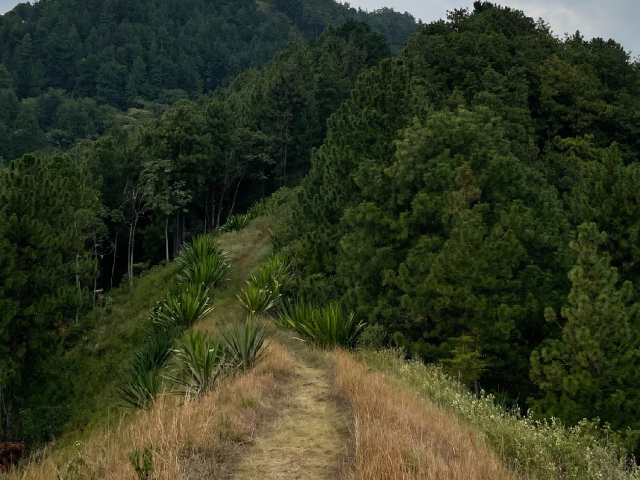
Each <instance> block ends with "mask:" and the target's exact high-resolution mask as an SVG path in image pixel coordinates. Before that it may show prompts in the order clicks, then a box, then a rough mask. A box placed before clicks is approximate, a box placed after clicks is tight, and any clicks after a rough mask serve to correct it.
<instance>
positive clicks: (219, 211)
mask: <svg viewBox="0 0 640 480" xmlns="http://www.w3.org/2000/svg"><path fill="white" fill-rule="evenodd" d="M225 183H226V180H225ZM224 190H225V189H224V188H223V189H222V193H221V194H220V205H219V206H218V220H216V225H217V226H218V227H219V226H220V215H222V205H223V203H222V202H223V201H224Z"/></svg>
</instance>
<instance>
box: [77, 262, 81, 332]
mask: <svg viewBox="0 0 640 480" xmlns="http://www.w3.org/2000/svg"><path fill="white" fill-rule="evenodd" d="M79 258H80V255H78V254H76V287H77V288H78V306H77V307H76V323H78V317H79V316H80V300H81V293H82V292H81V290H80V274H79V273H78V270H80V261H79Z"/></svg>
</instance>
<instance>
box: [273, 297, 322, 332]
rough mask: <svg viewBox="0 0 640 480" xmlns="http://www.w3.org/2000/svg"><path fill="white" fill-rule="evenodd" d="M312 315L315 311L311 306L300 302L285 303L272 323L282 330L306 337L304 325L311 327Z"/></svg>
mask: <svg viewBox="0 0 640 480" xmlns="http://www.w3.org/2000/svg"><path fill="white" fill-rule="evenodd" d="M314 314H315V309H314V308H313V306H311V305H310V304H308V303H306V302H304V301H302V300H298V301H296V302H287V305H286V306H285V307H284V308H283V309H282V313H280V315H279V316H278V318H274V323H275V324H276V326H277V327H278V328H281V329H282V330H289V331H292V332H296V333H298V334H299V335H301V336H304V337H306V336H307V333H306V330H305V325H306V326H308V325H313V315H314Z"/></svg>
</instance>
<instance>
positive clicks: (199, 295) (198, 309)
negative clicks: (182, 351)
mask: <svg viewBox="0 0 640 480" xmlns="http://www.w3.org/2000/svg"><path fill="white" fill-rule="evenodd" d="M208 305H209V295H208V289H207V288H206V287H205V286H204V285H203V284H201V283H200V284H181V285H180V286H179V287H178V289H176V290H175V291H173V292H169V293H168V294H167V297H166V298H165V300H164V301H163V302H162V303H161V304H160V306H159V307H157V308H155V309H154V310H153V321H154V323H155V324H157V325H160V326H163V327H165V328H168V327H172V326H173V325H178V326H179V327H182V328H184V329H187V328H191V327H192V326H193V325H194V324H195V323H196V322H198V321H199V320H201V319H202V318H204V317H206V316H207V315H208V314H209V313H210V312H211V310H212V309H211V308H209V307H208Z"/></svg>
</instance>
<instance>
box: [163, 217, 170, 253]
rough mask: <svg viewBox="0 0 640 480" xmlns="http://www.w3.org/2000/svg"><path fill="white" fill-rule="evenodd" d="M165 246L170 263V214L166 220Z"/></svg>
mask: <svg viewBox="0 0 640 480" xmlns="http://www.w3.org/2000/svg"><path fill="white" fill-rule="evenodd" d="M164 246H165V251H166V254H167V263H169V261H170V259H169V215H167V218H166V220H165V222H164Z"/></svg>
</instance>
